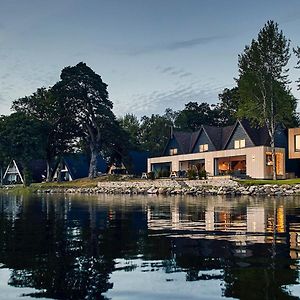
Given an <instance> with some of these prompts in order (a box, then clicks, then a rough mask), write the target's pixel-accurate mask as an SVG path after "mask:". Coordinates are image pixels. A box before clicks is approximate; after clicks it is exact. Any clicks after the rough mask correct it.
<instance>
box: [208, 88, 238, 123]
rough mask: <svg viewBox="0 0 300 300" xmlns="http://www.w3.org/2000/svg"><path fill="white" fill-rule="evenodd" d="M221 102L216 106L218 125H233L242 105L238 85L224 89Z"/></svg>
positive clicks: (220, 97)
mask: <svg viewBox="0 0 300 300" xmlns="http://www.w3.org/2000/svg"><path fill="white" fill-rule="evenodd" d="M219 99H220V102H219V103H218V104H217V105H216V106H215V107H214V118H215V121H214V122H215V123H217V125H218V126H220V127H222V126H228V125H233V124H234V123H235V122H236V120H237V110H238V107H239V105H240V96H239V90H238V87H234V88H231V89H228V88H226V89H224V90H223V92H222V93H221V94H219Z"/></svg>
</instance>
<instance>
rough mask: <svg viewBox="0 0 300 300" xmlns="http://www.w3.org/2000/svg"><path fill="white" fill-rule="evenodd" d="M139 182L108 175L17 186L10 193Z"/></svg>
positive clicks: (124, 177) (126, 177)
mask: <svg viewBox="0 0 300 300" xmlns="http://www.w3.org/2000/svg"><path fill="white" fill-rule="evenodd" d="M130 180H134V181H138V180H141V179H139V178H130V177H128V176H116V175H106V176H101V177H97V178H94V179H89V178H81V179H77V180H73V181H64V182H42V183H32V184H31V185H30V186H29V187H24V186H23V185H22V184H18V185H15V186H14V187H13V188H12V189H10V191H12V192H17V193H18V192H22V193H24V192H35V191H37V190H41V189H43V190H47V189H51V188H55V189H56V188H93V187H97V183H98V182H112V181H130Z"/></svg>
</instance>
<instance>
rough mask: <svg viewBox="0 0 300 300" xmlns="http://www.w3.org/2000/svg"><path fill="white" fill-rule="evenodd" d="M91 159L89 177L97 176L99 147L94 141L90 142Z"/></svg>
mask: <svg viewBox="0 0 300 300" xmlns="http://www.w3.org/2000/svg"><path fill="white" fill-rule="evenodd" d="M90 150H91V160H90V168H89V178H91V179H92V178H95V177H97V148H96V146H95V145H94V144H93V143H90Z"/></svg>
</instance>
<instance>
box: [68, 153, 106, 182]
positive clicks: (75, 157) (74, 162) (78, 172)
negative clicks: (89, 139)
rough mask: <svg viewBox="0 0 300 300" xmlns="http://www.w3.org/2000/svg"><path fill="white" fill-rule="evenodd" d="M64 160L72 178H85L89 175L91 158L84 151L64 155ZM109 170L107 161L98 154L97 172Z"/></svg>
mask: <svg viewBox="0 0 300 300" xmlns="http://www.w3.org/2000/svg"><path fill="white" fill-rule="evenodd" d="M63 160H64V162H65V164H66V166H67V168H68V170H69V172H70V175H71V177H72V179H78V178H85V177H88V175H89V166H90V158H89V157H88V156H87V155H86V154H83V153H74V154H68V155H64V156H63ZM106 171H107V164H106V161H105V160H104V159H103V158H102V157H101V156H100V155H98V156H97V172H101V173H105V172H106Z"/></svg>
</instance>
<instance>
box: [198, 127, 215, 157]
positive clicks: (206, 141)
mask: <svg viewBox="0 0 300 300" xmlns="http://www.w3.org/2000/svg"><path fill="white" fill-rule="evenodd" d="M203 144H208V151H215V150H216V148H215V146H214V145H213V143H212V142H211V140H210V139H209V138H208V136H207V134H206V133H205V131H204V130H202V131H201V133H200V136H199V138H198V140H197V142H196V144H195V146H194V149H193V151H192V152H193V153H198V152H199V146H200V145H203Z"/></svg>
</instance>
